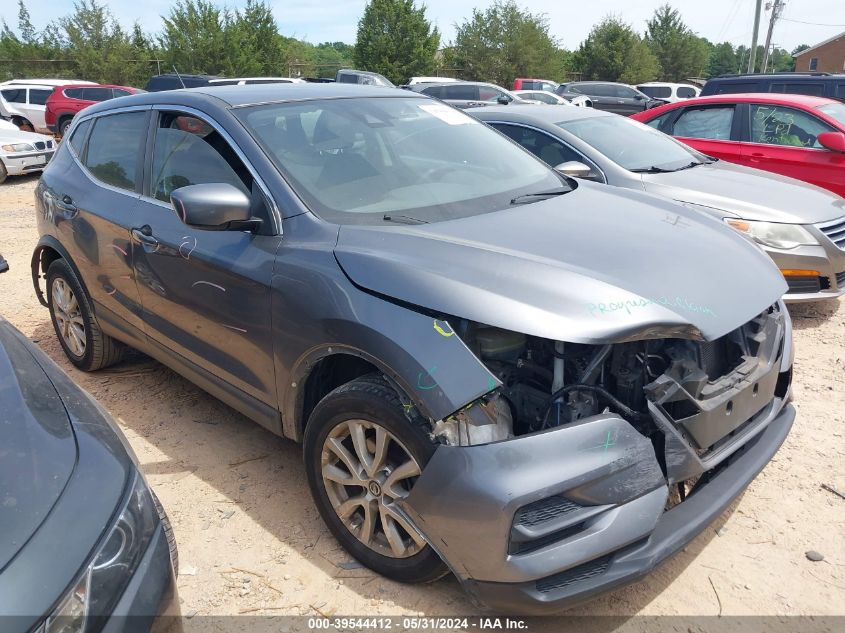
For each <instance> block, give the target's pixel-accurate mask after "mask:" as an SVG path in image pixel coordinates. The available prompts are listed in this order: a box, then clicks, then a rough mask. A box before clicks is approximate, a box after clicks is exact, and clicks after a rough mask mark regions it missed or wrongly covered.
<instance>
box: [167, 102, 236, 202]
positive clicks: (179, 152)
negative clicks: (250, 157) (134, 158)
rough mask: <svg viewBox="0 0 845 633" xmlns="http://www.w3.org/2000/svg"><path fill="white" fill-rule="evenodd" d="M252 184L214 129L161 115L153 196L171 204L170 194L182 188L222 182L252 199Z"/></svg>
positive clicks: (192, 118) (177, 116) (197, 121)
mask: <svg viewBox="0 0 845 633" xmlns="http://www.w3.org/2000/svg"><path fill="white" fill-rule="evenodd" d="M252 180H253V179H252V175H251V174H250V173H249V170H248V169H247V168H246V166H245V165H244V164H243V162H242V161H241V160H240V158H238V156H237V154H236V153H235V152H234V150H233V149H232V148H231V147H230V146H229V144H228V143H227V142H226V140H225V139H224V138H223V137H222V136H221V134H220V133H219V132H218V131H217V130H216V129H214V127H212V126H211V125H209V124H208V123H206V122H205V121H203V120H202V119H200V118H198V117H195V116H192V115H188V114H183V113H180V112H162V113H161V114H160V116H159V121H158V127H157V129H156V135H155V144H154V148H153V162H152V175H151V178H150V183H151V184H150V195H152V196H153V197H155V198H156V199H158V200H162V201H163V202H170V194H171V193H172V192H173V191H174V190H176V189H179V188H180V187H187V186H188V185H197V184H205V183H218V182H222V183H227V184H230V185H232V186H233V187H236V188H238V189H240V190H241V191H243V192H244V193H245V194H246V195H247V196H249V195H250V194H251V192H252Z"/></svg>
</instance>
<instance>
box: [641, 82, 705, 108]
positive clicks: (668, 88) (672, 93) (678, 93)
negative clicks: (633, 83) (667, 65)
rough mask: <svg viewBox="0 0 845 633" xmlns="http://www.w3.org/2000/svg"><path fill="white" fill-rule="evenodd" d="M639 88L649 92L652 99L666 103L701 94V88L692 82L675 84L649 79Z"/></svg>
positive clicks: (646, 92)
mask: <svg viewBox="0 0 845 633" xmlns="http://www.w3.org/2000/svg"><path fill="white" fill-rule="evenodd" d="M637 90H639V91H640V92H643V93H645V94H647V95H648V96H649V97H651V98H652V99H660V100H661V101H665V102H666V103H675V102H676V101H683V100H684V99H692V98H693V97H697V96H698V95H699V94H701V88H698V87H697V86H693V85H692V84H673V83H667V82H665V81H649V82H648V83H644V84H638V85H637Z"/></svg>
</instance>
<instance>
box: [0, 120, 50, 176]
mask: <svg viewBox="0 0 845 633" xmlns="http://www.w3.org/2000/svg"><path fill="white" fill-rule="evenodd" d="M3 123H4V124H5V123H7V122H6V121H3ZM9 126H11V129H9ZM55 151H56V141H54V140H53V137H52V136H46V135H44V134H36V133H34V132H24V131H22V130H19V129H18V128H17V127H15V126H14V125H13V124H11V123H8V124H6V125H1V126H0V183H2V182H3V181H5V180H6V177H7V176H20V175H23V174H28V173H31V172H33V171H41V170H43V169H44V168H45V167H46V166H47V163H49V162H50V159H51V158H52V157H53V153H54V152H55Z"/></svg>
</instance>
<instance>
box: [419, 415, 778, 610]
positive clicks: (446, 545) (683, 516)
mask: <svg viewBox="0 0 845 633" xmlns="http://www.w3.org/2000/svg"><path fill="white" fill-rule="evenodd" d="M794 418H795V411H794V409H793V407H792V406H791V405H789V404H784V405H783V406H782V407H781V408H780V410H779V411H778V412H777V414H776V415H773V416H772V419H771V420H770V421H769V423H768V424H767V425H766V427H765V429H764V430H763V431H762V432H761V433H759V434H758V435H757V436H755V437H754V438H753V439H751V440H750V441H748V442H747V443H746V444H745V445H744V446H743V447H742V449H740V450H738V451H736V452H734V454H733V455H731V456H730V457H729V458H728V459H727V460H725V461H723V462H722V463H721V464H720V465H719V467H718V468H717V469H716V471H715V472H714V473H712V474H711V475H710V476H709V477H708V481H707V482H706V483H699V485H697V486H696V488H695V490H694V492H693V493H692V494H691V495H689V496H688V497H687V498H686V500H685V501H683V502H682V503H679V504H677V505H675V506H674V507H673V508H671V509H670V510H668V511H665V506H666V502H667V498H668V491H669V488H668V485H667V483H666V481H665V479H664V477H663V474H662V472H661V469H660V466H659V464H658V462H657V459H656V457H655V454H654V450H653V448H652V446H651V444H650V443H649V442H648V441H647V440H645V438H643V437H642V436H641V435H639V433H637V432H636V431H635V430H634V429H633V428H632V427H631V426H630V425H629V424H628V423H627V422H625V421H624V420H622V419H621V418H618V417H614V416H597V417H596V418H593V419H591V420H589V421H585V422H584V423H582V424H579V425H577V426H574V427H568V428H561V429H555V430H552V431H547V432H542V433H537V434H535V435H531V436H525V437H523V438H519V439H515V440H509V441H505V442H497V443H493V444H487V445H483V446H470V447H450V446H440V447H438V448H437V450H436V451H435V454H434V456H433V457H432V459H431V461H430V462H429V464H428V466H427V467H426V469H425V471H424V472H423V474H422V476H421V477H420V478H419V480H418V481H417V483H416V485H415V486H414V489H413V490H412V491H411V494H410V495H409V496H408V497H407V498H406V499H405V500H404V501H403V510H404V511H405V512H406V513H407V515H408V516H409V518H411V520H413V521H414V523H415V524H416V525H417V526H418V527H419V529H420V530H421V531H422V532H423V534H424V535H425V536H426V539H427V540H428V542H429V543H430V544H431V546H432V547H433V548H434V549H435V550H436V551H437V552H438V553H439V554H440V556H441V557H442V558H443V560H444V561H446V563H447V564H448V565H449V567H450V568H451V570H452V571H453V573H454V574H455V575H456V576H457V577H458V579H459V580H460V581H461V583H462V584H463V586H464V588H465V589H466V590H467V592H468V593H469V594H470V596H472V597H473V598H474V599H475V600H476V601H477V602H478V603H480V604H481V605H484V606H486V607H488V608H493V609H495V610H496V611H497V612H502V613H509V614H522V615H541V614H547V613H555V612H558V611H561V610H564V609H567V608H569V607H572V606H574V605H575V604H578V603H580V602H583V601H585V600H588V599H590V598H593V597H595V596H596V595H598V594H600V593H602V592H605V591H608V590H610V589H614V588H616V587H620V586H623V585H626V584H628V583H631V582H634V581H635V580H638V579H640V578H642V577H643V576H645V575H646V574H648V573H649V572H650V571H651V570H653V569H654V568H655V567H656V566H657V565H659V564H660V563H661V562H662V561H664V560H665V559H667V558H668V557H670V556H671V555H673V554H675V553H676V552H677V551H678V550H680V549H681V548H682V547H684V545H686V544H687V543H688V542H689V541H691V540H692V539H693V538H695V536H697V535H698V534H699V533H700V532H701V531H702V530H704V529H705V528H706V527H707V526H708V525H709V524H710V523H711V522H712V521H713V520H714V519H716V518H717V517H718V516H719V515H720V514H721V513H722V512H723V511H724V510H725V509H726V508H727V507H728V506H729V505H730V503H731V502H732V501H733V500H734V499H735V498H736V497H737V496H739V494H740V493H741V492H742V491H743V490H744V489H745V487H746V486H748V484H749V483H750V482H751V480H752V479H753V478H754V477H755V476H756V475H757V473H759V472H760V471H761V470H762V469H763V467H764V466H765V465H766V464H767V463H768V462H769V460H770V459H771V458H772V456H773V455H774V454H775V453H776V452H777V450H778V448H779V447H780V446H781V444H782V443H783V441H784V439H785V438H786V436H787V434H788V433H789V429H790V428H791V427H792V422H793V420H794Z"/></svg>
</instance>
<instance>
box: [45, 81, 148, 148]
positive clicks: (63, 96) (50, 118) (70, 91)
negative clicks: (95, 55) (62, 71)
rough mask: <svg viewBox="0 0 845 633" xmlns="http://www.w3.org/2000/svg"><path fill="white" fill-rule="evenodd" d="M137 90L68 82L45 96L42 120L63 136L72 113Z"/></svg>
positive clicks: (127, 87)
mask: <svg viewBox="0 0 845 633" xmlns="http://www.w3.org/2000/svg"><path fill="white" fill-rule="evenodd" d="M136 92H139V90H138V89H137V88H132V87H130V86H113V85H105V84H102V85H101V84H94V85H91V84H69V85H66V86H58V87H57V88H55V89H54V90H53V94H51V95H50V96H49V97H48V98H47V104H46V105H47V108H46V110H45V112H44V121H45V123H46V125H47V128H48V129H49V130H50V131H51V132H52V133H53V134H58V135H59V136H63V135H64V133H65V130H66V129H67V127H68V125H70V122H71V121H72V120H73V117H74V115H75V114H76V113H77V112H79V111H80V110H82V109H83V108H87V107H88V106H89V105H92V104H94V103H99V102H100V101H108V100H109V99H115V98H117V97H125V96H127V95H131V94H135V93H136Z"/></svg>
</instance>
